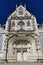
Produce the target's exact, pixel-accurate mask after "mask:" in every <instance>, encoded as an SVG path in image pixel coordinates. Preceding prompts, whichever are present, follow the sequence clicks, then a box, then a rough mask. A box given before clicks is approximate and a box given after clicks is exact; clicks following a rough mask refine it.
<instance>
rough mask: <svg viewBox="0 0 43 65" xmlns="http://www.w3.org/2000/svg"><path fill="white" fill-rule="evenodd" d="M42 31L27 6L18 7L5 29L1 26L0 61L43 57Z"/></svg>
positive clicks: (28, 60)
mask: <svg viewBox="0 0 43 65" xmlns="http://www.w3.org/2000/svg"><path fill="white" fill-rule="evenodd" d="M42 32H43V31H42ZM40 33H41V32H40V30H39V29H38V27H37V21H36V17H35V16H33V15H32V14H30V12H28V11H27V10H26V7H24V6H22V5H20V6H18V7H16V10H15V11H14V12H13V13H12V14H11V15H10V16H9V17H8V19H7V21H6V26H5V29H3V28H2V27H1V26H0V39H1V40H0V41H2V42H1V45H0V49H1V51H0V62H19V61H20V62H37V61H39V60H40V59H42V51H41V46H40V41H39V38H40ZM2 36H3V37H2ZM2 38H3V40H2ZM2 43H3V44H2ZM1 46H2V48H1Z"/></svg>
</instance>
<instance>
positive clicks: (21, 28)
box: [17, 21, 25, 30]
mask: <svg viewBox="0 0 43 65" xmlns="http://www.w3.org/2000/svg"><path fill="white" fill-rule="evenodd" d="M17 26H18V29H19V30H23V26H25V24H24V22H23V21H20V22H18V24H17Z"/></svg>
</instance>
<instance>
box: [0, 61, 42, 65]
mask: <svg viewBox="0 0 43 65" xmlns="http://www.w3.org/2000/svg"><path fill="white" fill-rule="evenodd" d="M0 65H43V63H28V62H15V63H0Z"/></svg>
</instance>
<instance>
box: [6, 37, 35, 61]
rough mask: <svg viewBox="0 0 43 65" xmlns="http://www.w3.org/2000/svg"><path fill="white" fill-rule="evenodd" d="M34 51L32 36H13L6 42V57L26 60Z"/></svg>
mask: <svg viewBox="0 0 43 65" xmlns="http://www.w3.org/2000/svg"><path fill="white" fill-rule="evenodd" d="M33 46H34V47H33ZM35 51H36V47H35V39H34V38H32V37H31V36H28V37H25V38H24V37H16V36H13V37H12V38H11V39H10V40H9V42H8V55H7V59H14V60H16V61H23V60H24V61H27V60H28V59H29V56H31V55H34V54H35Z"/></svg>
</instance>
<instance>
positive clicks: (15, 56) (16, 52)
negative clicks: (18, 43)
mask: <svg viewBox="0 0 43 65" xmlns="http://www.w3.org/2000/svg"><path fill="white" fill-rule="evenodd" d="M15 60H16V61H17V49H16V48H15Z"/></svg>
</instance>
